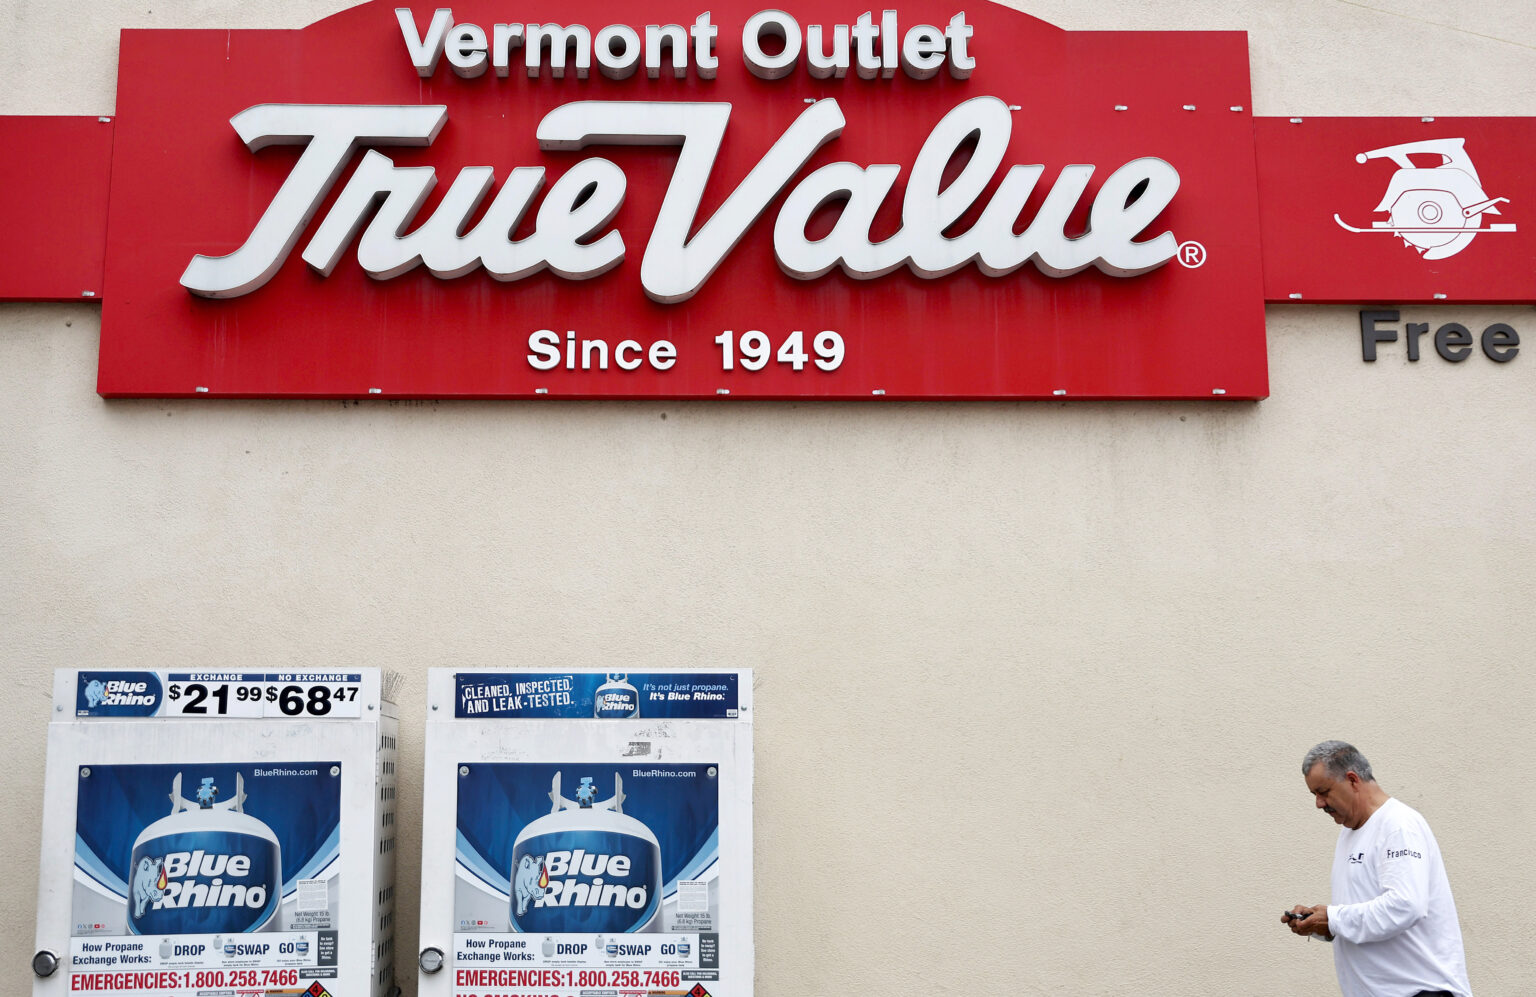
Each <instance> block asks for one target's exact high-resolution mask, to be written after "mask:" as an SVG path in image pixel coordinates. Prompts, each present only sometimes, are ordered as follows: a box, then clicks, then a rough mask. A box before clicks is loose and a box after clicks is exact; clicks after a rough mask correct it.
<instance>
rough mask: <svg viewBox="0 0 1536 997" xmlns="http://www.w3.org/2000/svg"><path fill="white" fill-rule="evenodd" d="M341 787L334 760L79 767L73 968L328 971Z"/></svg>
mask: <svg viewBox="0 0 1536 997" xmlns="http://www.w3.org/2000/svg"><path fill="white" fill-rule="evenodd" d="M340 787H341V764H340V763H339V762H335V761H320V762H252V763H250V764H230V763H197V762H193V763H188V764H180V765H168V764H136V765H113V764H99V765H82V766H80V767H79V770H78V789H77V795H76V811H75V848H74V855H75V861H74V892H73V900H72V906H71V912H72V921H73V930H72V932H71V934H72V935H73V936H74V937H73V938H72V943H71V944H72V950H73V951H72V957H73V962H74V964H75V965H76V966H79V967H92V966H95V967H99V968H101V969H103V970H111V971H120V970H125V969H131V970H136V971H145V970H149V971H152V970H178V969H181V970H187V971H188V972H187V973H186V975H187V980H186V981H185V983H186V985H188V986H193V987H195V986H197V985H198V979H199V978H201V979H204V980H205V981H206V982H212V979H213V978H212V977H210V976H208V974H202V976H201V977H197V976H194V973H193V971H195V970H206V969H209V968H214V967H216V968H217V969H218V970H220V972H221V974H222V973H223V971H225V970H228V971H229V973H228V974H224V975H221V976H220V977H219V978H220V979H226V978H227V979H228V980H239V979H246V980H257V981H265V982H269V983H275V984H285V983H288V982H292V981H297V980H298V979H301V978H311V977H313V978H323V977H325V976H328V975H334V974H335V970H334V969H333V968H330V969H328V968H327V967H334V966H335V965H336V947H337V928H338V925H339V919H340V911H339V906H340V903H339V900H340V890H341V883H340V877H339V868H340V863H339V859H340V854H341V847H340V840H341V839H340V830H341V792H340ZM294 970H301V971H302V972H294ZM171 978H173V979H175V980H176V982H178V983H179V982H182V981H180V980H179V977H177V975H176V974H175V973H174V972H173V973H172V974H171Z"/></svg>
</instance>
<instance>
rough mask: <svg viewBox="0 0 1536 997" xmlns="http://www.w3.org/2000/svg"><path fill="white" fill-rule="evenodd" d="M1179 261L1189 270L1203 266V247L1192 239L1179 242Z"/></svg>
mask: <svg viewBox="0 0 1536 997" xmlns="http://www.w3.org/2000/svg"><path fill="white" fill-rule="evenodd" d="M1179 262H1180V263H1182V264H1183V265H1184V266H1186V267H1189V268H1190V269H1191V270H1193V269H1195V268H1196V267H1202V266H1205V247H1204V246H1202V245H1200V243H1198V242H1196V241H1195V240H1193V239H1191V240H1189V241H1188V242H1181V243H1179Z"/></svg>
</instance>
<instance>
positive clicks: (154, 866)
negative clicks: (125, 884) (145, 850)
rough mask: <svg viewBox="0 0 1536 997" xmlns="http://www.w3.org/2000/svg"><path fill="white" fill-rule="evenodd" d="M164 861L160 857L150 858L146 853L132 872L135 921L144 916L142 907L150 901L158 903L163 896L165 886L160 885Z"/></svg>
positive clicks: (150, 902)
mask: <svg viewBox="0 0 1536 997" xmlns="http://www.w3.org/2000/svg"><path fill="white" fill-rule="evenodd" d="M164 868H165V862H164V861H163V860H162V859H152V858H150V857H149V856H148V855H146V856H144V857H143V858H141V859H139V867H138V868H137V869H135V870H134V872H133V919H134V920H135V921H137V920H138V919H139V918H141V917H143V916H144V908H145V907H147V906H148V905H150V904H152V903H158V902H159V901H160V898H161V897H163V896H165V887H164V886H162V885H161V880H162V879H163V878H164Z"/></svg>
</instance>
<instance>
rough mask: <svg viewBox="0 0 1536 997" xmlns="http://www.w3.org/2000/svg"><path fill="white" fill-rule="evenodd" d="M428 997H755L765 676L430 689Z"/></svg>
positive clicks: (481, 681)
mask: <svg viewBox="0 0 1536 997" xmlns="http://www.w3.org/2000/svg"><path fill="white" fill-rule="evenodd" d="M427 698H428V711H427V746H426V771H425V773H424V779H423V783H424V785H425V787H426V789H425V792H426V796H425V800H424V801H423V802H424V805H423V823H422V834H421V851H422V855H421V879H422V882H421V944H422V950H421V953H420V955H419V959H418V962H419V969H420V976H419V981H420V982H419V994H420V997H535V995H537V997H582V995H588V994H598V993H602V994H625V993H637V994H644V993H652V994H674V995H683V994H689V995H691V997H750V995H751V993H752V970H753V965H752V959H753V952H752V673H751V672H750V671H730V672H691V671H668V672H650V673H647V674H644V675H638V674H630V675H620V674H614V673H609V672H601V671H583V670H573V671H564V672H490V671H464V672H454V671H449V670H446V669H433V670H432V671H431V673H430V674H429V676H428V680H427Z"/></svg>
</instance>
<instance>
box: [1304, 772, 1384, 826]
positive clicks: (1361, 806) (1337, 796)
mask: <svg viewBox="0 0 1536 997" xmlns="http://www.w3.org/2000/svg"><path fill="white" fill-rule="evenodd" d="M1307 788H1308V789H1310V790H1311V791H1312V798H1313V799H1314V800H1315V801H1316V802H1317V809H1319V810H1321V811H1322V812H1323V813H1325V814H1327V815H1328V816H1330V817H1332V818H1333V822H1334V823H1335V824H1342V825H1344V826H1345V827H1347V828H1349V829H1351V830H1355V829H1357V828H1359V827H1360V825H1362V824H1364V823H1365V819H1366V817H1368V816H1370V815H1369V814H1367V813H1366V812H1365V797H1364V788H1365V784H1364V783H1362V782H1361V781H1360V777H1359V776H1358V775H1356V774H1355V773H1353V772H1346V773H1344V778H1342V779H1335V778H1333V776H1331V775H1329V774H1328V766H1327V764H1326V763H1324V762H1318V763H1317V764H1316V765H1314V766H1312V771H1310V772H1308V773H1307Z"/></svg>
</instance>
